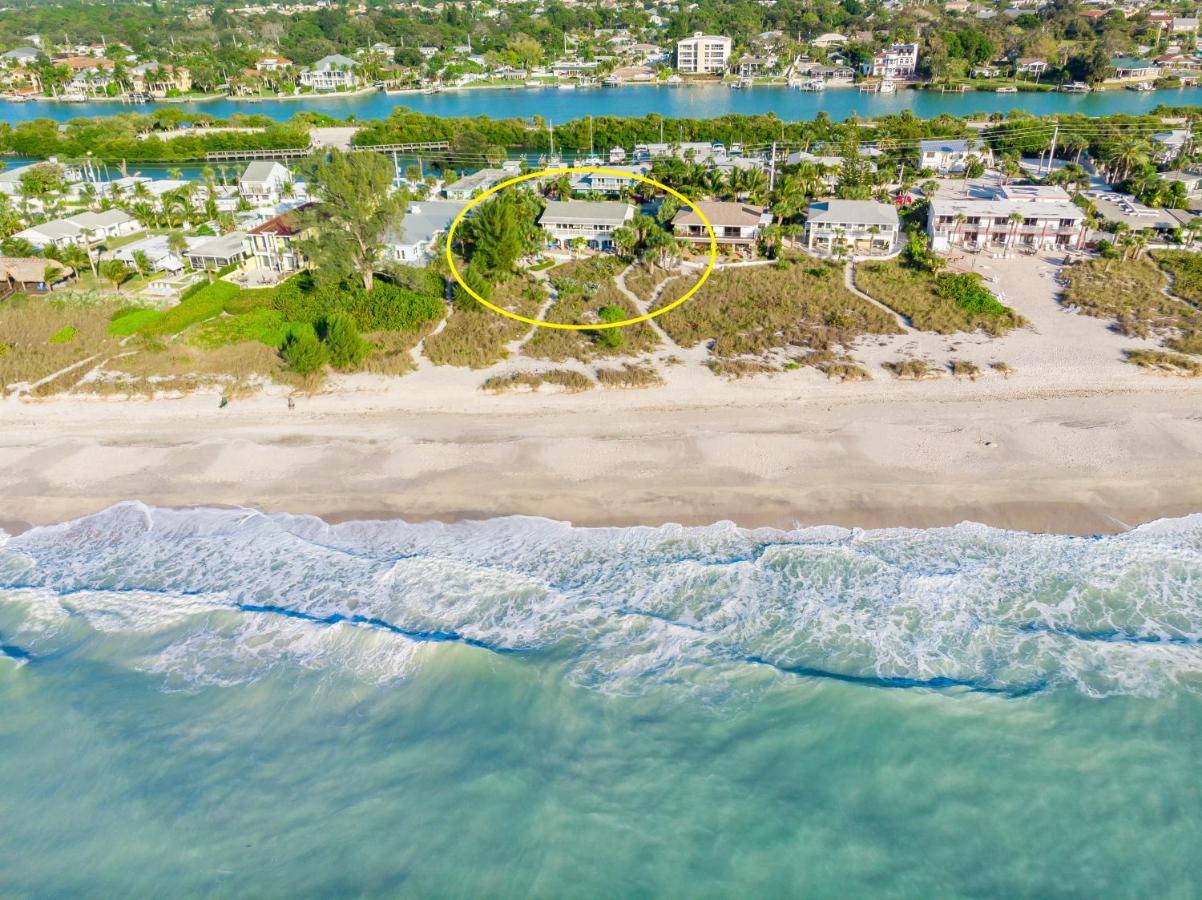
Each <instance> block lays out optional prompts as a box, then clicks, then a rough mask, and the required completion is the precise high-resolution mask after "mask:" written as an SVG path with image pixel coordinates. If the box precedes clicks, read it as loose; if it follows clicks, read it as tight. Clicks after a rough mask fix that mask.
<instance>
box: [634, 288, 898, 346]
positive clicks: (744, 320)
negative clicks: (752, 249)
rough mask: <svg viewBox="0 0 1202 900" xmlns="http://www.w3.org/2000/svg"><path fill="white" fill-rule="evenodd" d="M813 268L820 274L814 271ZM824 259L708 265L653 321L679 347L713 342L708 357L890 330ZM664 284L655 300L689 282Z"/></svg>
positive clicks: (668, 297)
mask: <svg viewBox="0 0 1202 900" xmlns="http://www.w3.org/2000/svg"><path fill="white" fill-rule="evenodd" d="M815 271H818V272H820V273H821V274H814V272H815ZM831 271H832V270H831V269H830V267H828V266H812V267H809V268H807V267H804V266H800V265H791V266H789V267H787V268H785V269H778V268H776V267H775V266H743V267H739V268H732V269H725V270H721V271H718V272H715V273H714V274H713V275H711V276H710V278H709V279H708V280H707V281H706V283H705V284H704V285H702V287H701V289H700V290H699V291H698V292H697V293H696V294H694V295H693V296H692V297H690V298H689V300H688V301H687V302H685V303H683V304H681V305H680V306H678V307H676V308H675V309H673V310H670V311H669V312H666V313H664V314H663V315H662V316H660V317H659V318H658V319H656V321H657V322H658V323H659V324H660V325H661V326H662V327H663V329H664V331H666V332H667V333H668V334H669V336H671V337H672V338H673V339H674V340H675V341H676V342H677V343H678V344H680V345H682V346H684V347H693V346H696V345H697V344H699V343H702V342H706V341H710V342H712V353H713V355H714V356H715V357H722V358H732V359H733V358H736V357H740V356H752V355H763V354H766V353H768V352H770V351H772V350H774V349H777V348H786V347H797V348H804V349H808V350H831V349H834V348H835V347H838V346H850V345H851V344H852V343H853V342H854V341H855V340H856V339H857V338H859V337H860V336H861V335H864V334H897V333H899V332H900V331H901V327H900V326H899V325H898V323H897V320H896V319H895V318H894V317H893V316H892V315H890V314H889V313H888V312H886V311H884V310H882V309H880V308H878V307H877V306H875V305H874V304H872V303H870V302H868V301H867V300H865V299H863V298H862V297H858V296H856V295H855V294H853V293H852V292H851V291H849V290H848V289H847V287H846V286H845V285H844V284H843V279H842V278H840V277H838V272H834V273H833V274H828V273H830V272H831ZM694 283H695V282H694V280H693V279H692V278H687V277H686V278H679V279H676V280H674V281H672V282H670V283H669V284H668V286H667V287H666V288H665V289H664V291H663V293H662V294H661V295H660V297H659V299H658V300H657V301H656V304H655V306H656V308H657V309H658V308H661V307H663V306H667V305H668V304H669V303H672V302H673V301H674V300H676V299H677V298H679V297H680V296H682V295H683V294H684V292H685V291H687V290H689V289H690V288H691V287H692V285H693V284H694Z"/></svg>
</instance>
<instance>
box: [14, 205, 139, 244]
mask: <svg viewBox="0 0 1202 900" xmlns="http://www.w3.org/2000/svg"><path fill="white" fill-rule="evenodd" d="M142 230H143V229H142V224H141V223H140V222H139V221H138V220H137V219H135V218H134V217H133V216H131V215H130V214H129V213H127V212H125V211H123V210H120V209H108V210H105V211H104V212H84V213H79V214H77V215H74V216H68V217H67V218H65V219H52V220H51V221H49V222H43V223H42V224H40V225H33V226H30V227H29V228H26V229H25V230H23V231H18V232H17V233H16V234H15V235H14V237H17V238H21V239H22V240H26V241H29V243H30V244H32V245H33V246H34V247H36V248H38V249H39V250H43V249H45V248H46V247H67V246H69V245H71V244H78V245H80V246H84V245H88V244H93V243H100V242H103V241H105V240H107V239H109V238H118V237H126V236H128V235H131V234H137V233H138V232H139V231H142Z"/></svg>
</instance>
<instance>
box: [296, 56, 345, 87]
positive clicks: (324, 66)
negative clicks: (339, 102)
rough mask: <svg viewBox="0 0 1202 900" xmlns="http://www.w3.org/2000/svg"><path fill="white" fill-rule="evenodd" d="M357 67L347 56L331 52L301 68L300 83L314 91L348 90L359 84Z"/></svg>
mask: <svg viewBox="0 0 1202 900" xmlns="http://www.w3.org/2000/svg"><path fill="white" fill-rule="evenodd" d="M358 67H359V64H358V63H357V62H355V61H354V60H353V59H351V58H350V57H349V56H343V55H342V54H341V53H333V54H331V55H330V56H323V57H322V58H321V59H319V60H318V61H317V62H315V63H313V65H311V66H307V67H306V68H304V69H302V70H301V74H300V83H301V85H302V86H303V87H307V88H312V89H313V90H315V91H349V90H352V89H353V88H355V87H358V85H359V76H358V75H357V74H356V72H355V70H356V69H357V68H358Z"/></svg>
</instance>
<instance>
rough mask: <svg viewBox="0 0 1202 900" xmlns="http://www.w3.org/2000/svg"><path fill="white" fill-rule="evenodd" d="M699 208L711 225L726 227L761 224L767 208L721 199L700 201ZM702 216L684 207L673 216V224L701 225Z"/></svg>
mask: <svg viewBox="0 0 1202 900" xmlns="http://www.w3.org/2000/svg"><path fill="white" fill-rule="evenodd" d="M696 206H697V209H699V210H701V212H702V214H703V215H704V216H705V217H706V219H708V220H709V223H710V224H711V225H718V226H722V227H725V228H750V227H754V226H756V225H759V224H761V222H762V221H763V217H764V214H765V213H766V212H767V210H765V209H764V207H762V206H752V205H751V204H750V203H725V202H722V201H719V200H701V201H698V202H697V204H696ZM701 224H702V222H701V217H700V216H698V215H697V213H696V212H694V211H693V210H692V209H682V210H680V212H678V213H677V214H676V215H675V216H673V217H672V225H673V226H676V225H701Z"/></svg>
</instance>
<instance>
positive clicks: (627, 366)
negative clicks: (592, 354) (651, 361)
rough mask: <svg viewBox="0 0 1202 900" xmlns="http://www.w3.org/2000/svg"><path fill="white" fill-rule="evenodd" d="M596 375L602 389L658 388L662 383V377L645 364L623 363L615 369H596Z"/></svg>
mask: <svg viewBox="0 0 1202 900" xmlns="http://www.w3.org/2000/svg"><path fill="white" fill-rule="evenodd" d="M596 374H597V382H598V383H599V384H600V385H601V386H602V387H606V388H618V389H621V390H631V389H635V388H649V387H659V386H660V385H661V384H663V383H664V379H663V376H662V375H660V374H659V372H658V371H657V370H656V369H655V368H654V367H652V366H650V365H647V364H645V363H623V364H622V365H621V366H619V367H617V368H601V369H597V372H596Z"/></svg>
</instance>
